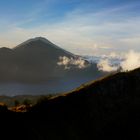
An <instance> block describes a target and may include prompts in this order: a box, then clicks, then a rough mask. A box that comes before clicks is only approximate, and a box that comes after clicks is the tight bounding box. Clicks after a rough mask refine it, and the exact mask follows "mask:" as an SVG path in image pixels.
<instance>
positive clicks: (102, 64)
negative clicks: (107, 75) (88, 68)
mask: <svg viewBox="0 0 140 140" xmlns="http://www.w3.org/2000/svg"><path fill="white" fill-rule="evenodd" d="M97 67H98V69H99V70H100V71H105V72H111V71H117V69H118V66H114V65H112V64H110V62H109V60H108V59H105V60H103V59H102V60H100V61H99V63H98V64H97Z"/></svg>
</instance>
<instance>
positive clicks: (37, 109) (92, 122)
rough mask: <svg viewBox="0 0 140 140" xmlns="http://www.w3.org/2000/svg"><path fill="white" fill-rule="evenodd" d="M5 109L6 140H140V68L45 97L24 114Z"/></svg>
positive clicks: (2, 129)
mask: <svg viewBox="0 0 140 140" xmlns="http://www.w3.org/2000/svg"><path fill="white" fill-rule="evenodd" d="M1 110H2V111H1V114H0V117H1V119H0V120H1V121H0V124H1V127H0V128H1V135H4V137H5V139H6V137H7V136H9V135H10V136H11V139H24V140H28V139H29V140H31V139H32V140H89V139H93V140H94V139H98V140H99V139H101V138H102V139H106V138H108V139H112V140H121V139H123V140H125V139H128V138H129V139H136V138H140V69H136V70H134V71H131V72H126V73H125V72H122V73H117V74H114V75H112V76H109V77H106V78H104V79H101V80H98V81H96V82H92V83H90V84H87V85H85V86H84V85H83V86H82V87H80V88H79V89H77V90H75V91H73V92H71V93H68V94H65V95H62V96H58V97H54V98H52V99H45V98H44V100H42V101H40V102H38V103H37V104H36V105H35V106H33V107H31V108H30V109H28V111H27V112H24V113H23V112H21V113H16V112H12V111H8V110H6V108H4V107H3V109H1ZM4 112H7V113H4ZM4 132H6V133H7V135H5V134H4ZM1 137H2V136H1Z"/></svg>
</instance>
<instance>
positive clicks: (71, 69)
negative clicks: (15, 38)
mask: <svg viewBox="0 0 140 140" xmlns="http://www.w3.org/2000/svg"><path fill="white" fill-rule="evenodd" d="M68 64H69V66H67V65H68ZM77 65H78V66H77ZM84 65H87V67H84ZM0 66H1V67H0V77H1V78H0V82H1V83H3V82H6V83H7V82H10V83H11V82H12V83H13V82H16V83H24V84H25V83H26V84H29V83H30V84H34V83H35V84H40V83H45V84H47V85H48V87H47V91H46V92H47V93H51V92H52V89H53V92H55V93H56V92H62V91H66V90H70V89H73V88H76V87H77V86H79V85H80V84H83V83H85V82H87V81H90V80H93V79H96V78H98V77H101V76H102V75H104V73H101V72H99V71H98V69H97V66H96V64H92V65H90V64H89V63H88V62H87V61H86V60H84V59H83V58H82V57H81V56H77V55H74V54H72V53H70V52H68V51H66V50H64V49H62V48H60V47H58V46H57V45H55V44H53V43H52V42H50V41H49V40H47V39H45V38H43V37H36V38H33V39H29V40H27V41H25V42H23V43H21V44H19V45H18V46H16V47H15V48H13V49H8V48H0ZM49 89H51V91H50V90H49ZM64 89H65V90H64Z"/></svg>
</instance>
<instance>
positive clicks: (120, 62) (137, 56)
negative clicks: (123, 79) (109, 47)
mask: <svg viewBox="0 0 140 140" xmlns="http://www.w3.org/2000/svg"><path fill="white" fill-rule="evenodd" d="M116 60H117V61H116ZM97 67H98V69H99V70H100V71H106V72H111V71H117V70H119V69H120V70H121V71H130V70H133V69H136V68H138V67H140V52H135V51H134V50H130V51H128V52H127V53H125V54H124V55H123V56H122V55H120V56H118V55H116V53H111V55H109V56H108V57H106V58H104V57H103V58H100V60H99V61H97Z"/></svg>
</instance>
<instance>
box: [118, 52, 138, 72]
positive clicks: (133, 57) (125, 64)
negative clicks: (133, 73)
mask: <svg viewBox="0 0 140 140" xmlns="http://www.w3.org/2000/svg"><path fill="white" fill-rule="evenodd" d="M120 66H121V67H122V69H123V70H124V71H126V70H133V69H135V68H138V67H140V53H139V52H135V51H133V50H130V51H129V52H128V53H127V54H126V55H125V58H124V61H122V62H121V64H120Z"/></svg>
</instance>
